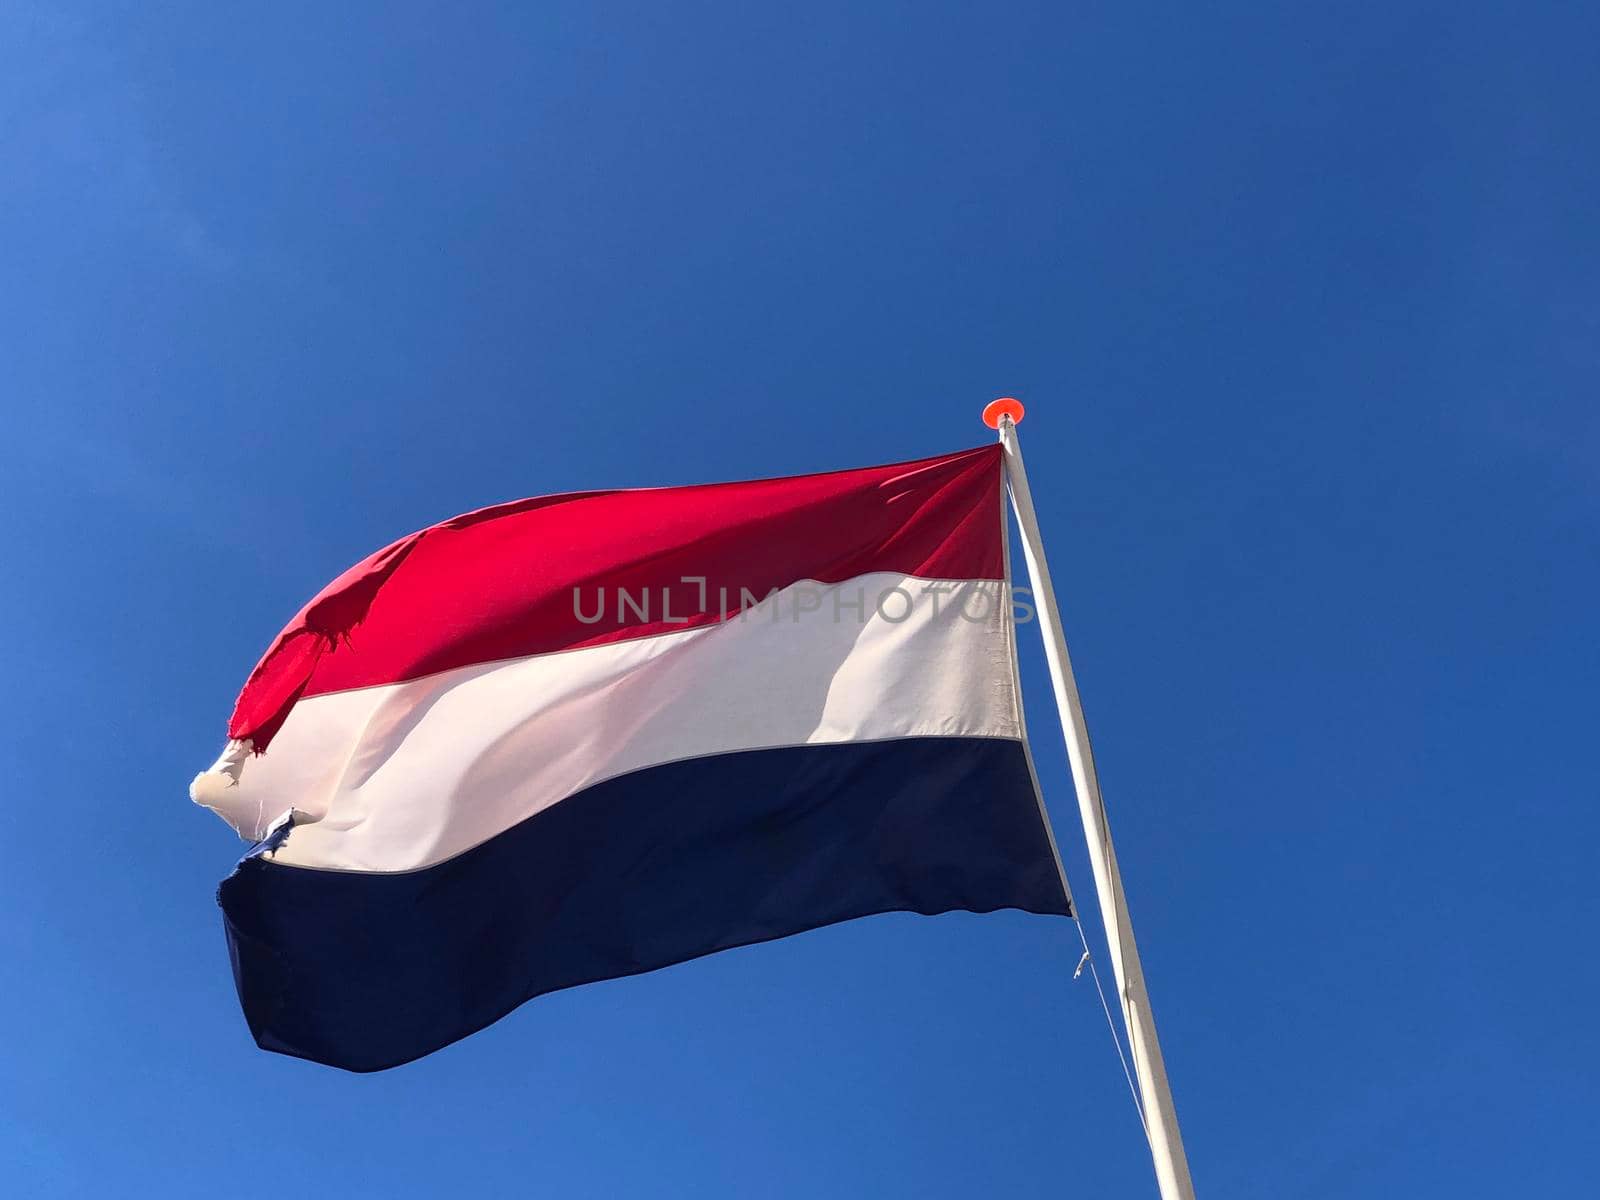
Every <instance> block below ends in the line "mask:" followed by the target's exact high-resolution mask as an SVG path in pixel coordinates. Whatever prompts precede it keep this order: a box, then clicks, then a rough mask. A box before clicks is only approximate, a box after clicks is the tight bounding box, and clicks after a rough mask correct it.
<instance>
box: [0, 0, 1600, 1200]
mask: <svg viewBox="0 0 1600 1200" xmlns="http://www.w3.org/2000/svg"><path fill="white" fill-rule="evenodd" d="M1597 35H1600V19H1597V18H1596V16H1595V9H1594V6H1593V5H1592V4H1580V3H1571V4H1535V5H1510V4H1500V5H1483V4H1475V3H1462V2H1460V0H1457V2H1454V3H1436V4H1414V3H1387V4H1381V5H1379V4H1368V5H1324V6H1312V5H1295V6H1288V5H1282V4H1276V3H1261V4H1253V5H1240V4H1233V5H1224V6H1220V7H1212V6H1206V9H1205V11H1201V10H1200V9H1197V8H1196V7H1195V6H1193V5H1189V4H1178V3H1173V4H1146V3H1130V2H1128V0H1116V2H1114V3H1112V2H1096V3H1070V4H1067V3H1044V4H1017V5H1006V6H995V5H988V4H976V3H973V4H959V5H957V4H923V3H918V4H909V3H902V4H855V3H852V4H844V3H831V2H823V3H814V4H805V5H794V4H785V5H773V4H746V3H706V4H676V5H662V4H601V5H596V4H592V3H579V2H561V3H541V4H536V5H529V4H503V5H498V6H496V5H487V4H484V5H471V6H461V5H449V4H433V5H421V4H385V5H366V6H355V5H343V4H325V3H317V4H274V5H268V6H259V5H258V6H242V5H217V4H210V3H190V4H161V5H153V4H147V3H100V4H95V5H84V4H75V3H42V2H34V0H21V2H13V3H10V4H7V5H5V6H4V9H3V12H0V148H3V162H4V166H3V171H0V278H3V279H4V288H3V289H0V388H3V392H0V420H3V431H0V432H3V436H0V501H3V503H4V511H5V521H4V525H3V533H0V537H3V542H0V554H3V561H4V563H5V570H4V576H3V580H4V581H3V583H0V620H3V624H4V628H5V629H6V630H7V631H8V637H7V644H6V650H5V663H6V674H7V682H8V686H7V687H6V688H5V689H4V694H3V696H0V728H3V729H4V731H5V732H4V735H3V739H4V747H5V750H4V762H5V775H6V791H7V803H6V831H7V832H6V839H7V846H6V851H5V853H4V856H3V865H0V954H3V960H0V961H3V968H4V972H5V983H4V984H3V985H0V1028H3V1029H4V1030H5V1035H4V1038H3V1039H0V1162H3V1163H4V1164H5V1166H4V1168H3V1173H4V1178H5V1184H4V1188H5V1190H6V1191H7V1192H8V1194H12V1195H17V1196H49V1197H56V1196H63V1197H65V1196H93V1195H115V1196H119V1197H120V1196H160V1197H188V1196H195V1197H200V1196H215V1195H219V1194H224V1193H226V1194H228V1195H231V1196H239V1197H258V1196H259V1197H267V1196H272V1197H281V1196H286V1195H316V1196H333V1195H348V1196H384V1197H392V1196H436V1195H445V1194H481V1195H539V1196H543V1195H551V1196H576V1197H614V1196H646V1197H655V1196H664V1197H675V1196H682V1197H696V1198H699V1197H706V1196H739V1197H745V1196H762V1197H807V1198H811V1197H818V1196H829V1197H833V1196H839V1197H851V1196H862V1197H868V1196H870V1197H882V1196H907V1197H911V1196H915V1197H919V1198H929V1197H970V1196H983V1195H994V1196H1029V1197H1031V1196H1039V1197H1057V1196H1080V1197H1097V1198H1098V1197H1123V1196H1142V1195H1153V1182H1152V1180H1151V1176H1150V1172H1149V1165H1148V1160H1147V1158H1146V1156H1145V1154H1144V1151H1143V1149H1142V1147H1141V1143H1140V1136H1139V1132H1138V1128H1137V1125H1136V1124H1135V1122H1134V1118H1133V1114H1132V1110H1131V1107H1130V1105H1129V1102H1128V1100H1127V1097H1126V1094H1125V1089H1124V1083H1123V1080H1122V1078H1121V1075H1120V1073H1119V1070H1118V1067H1117V1065H1116V1061H1115V1058H1114V1056H1113V1054H1112V1051H1111V1048H1110V1044H1109V1042H1108V1039H1107V1035H1106V1032H1105V1028H1104V1024H1103V1020H1102V1017H1101V1015H1100V1013H1099V1010H1098V1007H1097V1005H1096V1002H1095V1000H1094V997H1093V993H1092V991H1091V990H1090V988H1089V984H1088V982H1087V980H1084V981H1080V982H1079V983H1077V984H1074V983H1073V982H1072V981H1071V978H1070V976H1071V971H1072V967H1073V964H1074V962H1075V960H1076V957H1077V956H1076V954H1075V953H1074V949H1073V934H1072V932H1071V929H1070V927H1069V926H1068V925H1066V924H1065V923H1064V922H1061V921H1058V920H1050V919H1046V918H1038V917H1028V916H1024V915H1020V914H1015V913H1008V914H1000V915H996V916H991V917H971V916H950V917H944V918H938V919H925V918H915V917H909V916H894V917H883V918H876V919H870V920H865V921H860V922H856V923H854V924H850V925H845V926H842V927H838V928H833V929H828V930H824V931H821V932H816V933H812V934H808V935H805V936H802V937H798V938H794V939H790V940H788V941H784V942H778V943H774V944H771V945H766V946H761V947H756V948H752V949H746V950H739V951H734V952H731V953H727V954H723V955H720V956H715V957H712V958H710V959H706V960H702V961H699V962H695V963H691V964H688V965H685V966H680V967H676V968H672V969H670V970H666V971H662V972H659V973H656V974H652V975H646V976H642V977H638V978H632V979H625V980H619V981H615V982H611V983H604V984H600V985H596V986H591V987H587V988H582V989H578V990H574V991H570V992H565V993H562V994H559V995H553V996H549V997H546V998H543V999H540V1000H537V1001H535V1002H533V1003H532V1004H529V1005H527V1006H525V1007H524V1008H522V1009H521V1010H519V1011H518V1012H517V1013H515V1014H514V1015H513V1016H512V1017H510V1018H509V1019H507V1020H505V1021H503V1022H501V1023H500V1024H499V1025H497V1026H495V1027H493V1028H492V1029H490V1030H488V1031H486V1032H484V1033H482V1034H480V1035H478V1036H476V1037H473V1038H471V1039H469V1040H467V1041H466V1042H463V1043H461V1044H459V1045H457V1046H454V1047H452V1048H450V1049H448V1050H445V1051H443V1052H441V1053H439V1054H436V1055H434V1056H433V1057H431V1058H428V1059H426V1060H424V1061H422V1062H420V1063H417V1064H415V1065H412V1066H408V1067H405V1068H402V1069H400V1070H397V1071H393V1072H390V1073H387V1074H382V1075H378V1076H372V1077H354V1076H349V1075H345V1074H341V1073H338V1072H334V1071H331V1070H327V1069H322V1068H318V1067H315V1066H312V1065H310V1064H308V1063H304V1062H298V1061H292V1060H289V1059H285V1058H279V1057H275V1056H271V1055H266V1054H263V1053H261V1052H259V1051H257V1050H256V1049H255V1048H254V1046H253V1045H252V1044H251V1042H250V1039H249V1037H248V1035H247V1033H246V1030H245V1027H244V1024H243V1021H242V1019H241V1018H240V1016H239V1013H238V1011H237V1006H236V1003H235V999H234V996H233V986H232V982H231V980H230V977H229V973H228V964H227V960H226V956H225V952H224V946H223V939H222V933H221V929H220V926H219V916H218V912H217V909H216V907H215V904H214V902H213V893H214V888H215V885H216V882H217V880H218V879H219V878H221V876H222V875H224V874H225V873H226V872H227V871H228V869H229V867H230V865H231V863H232V861H233V860H234V858H235V857H236V856H237V854H238V853H239V850H240V846H239V844H238V843H237V842H236V841H235V840H234V839H233V836H232V834H231V833H230V832H229V831H228V830H227V829H226V828H225V827H224V826H223V825H222V824H221V823H220V822H218V821H217V820H215V819H214V818H213V817H211V816H210V815H209V814H207V813H204V812H202V811H200V810H198V809H195V808H193V807H192V806H191V805H190V804H189V802H188V801H187V799H186V797H185V788H186V786H187V784H188V781H189V779H190V777H191V776H192V775H193V774H194V772H195V771H196V770H198V769H200V768H202V767H204V766H205V765H206V764H207V763H208V762H210V760H211V759H212V757H213V756H214V755H215V753H216V752H217V750H218V749H219V748H220V746H221V743H222V739H223V733H224V724H225V721H226V717H227V714H228V711H229V708H230V705H231V703H232V700H233V696H234V694H235V692H236V690H237V688H238V686H239V684H240V683H241V682H242V680H243V677H244V675H245V673H246V672H247V671H248V669H249V667H250V665H251V664H252V663H253V662H254V660H255V658H256V656H257V654H258V653H259V652H260V650H261V649H262V648H263V646H264V645H265V643H266V641H267V640H268V639H269V638H270V636H271V635H272V634H273V633H274V632H276V631H277V629H278V628H279V627H280V625H281V624H282V623H283V621H284V620H285V619H286V618H287V617H288V616H289V615H291V614H292V613H293V611H294V610H295V609H296V608H297V607H298V606H299V605H300V603H301V602H302V601H303V600H304V599H305V598H306V597H307V596H308V595H309V594H311V593H312V592H313V591H315V590H316V589H317V588H318V587H320V586H321V584H322V583H323V582H324V581H326V580H327V579H328V578H330V577H331V576H332V575H334V574H335V573H337V572H338V571H339V570H341V569H342V568H343V567H345V566H346V565H347V564H348V563H350V562H351V561H353V560H355V559H356V558H359V557H361V556H362V555H364V554H366V553H367V552H368V551H370V550H372V549H374V548H375V547H377V546H379V545H381V544H383V543H385V542H387V541H389V540H390V539H392V538H394V537H396V536H397V535H400V534H403V533H405V532H407V531H409V530H411V529H414V528H416V527H418V526H421V525H424V524H427V523H429V522H432V521H434V520H436V519H439V518H441V517H444V516H447V515H450V514H452V513H455V512H459V511H461V510H464V509H470V508H473V507H476V506H479V505H483V504H487V503H490V502H494V501H498V500H503V499H507V498H511V497H517V496H523V495H529V494H537V493H541V492H552V491H560V490H565V489H571V488H584V487H600V486H613V485H660V484H673V483H688V482H695V481H702V480H708V479H722V478H736V477H743V476H757V475H771V474H780V473H789V472H803V471H813V470H823V469H828V468H835V467H845V466H852V465H857V464H861V463H868V462H874V461H888V460H894V459H903V458H909V457H914V456H919V455H925V454H932V453H937V452H940V451H945V450H951V449H956V448H959V447H962V446H968V445H974V444H977V443H978V442H980V441H981V440H983V439H984V438H986V437H988V436H989V435H988V432H987V431H986V430H984V429H983V428H982V427H981V426H980V425H979V424H978V420H977V412H978V409H979V408H980V407H981V405H982V404H983V403H984V402H985V401H986V400H988V399H989V398H991V397H992V396H995V395H998V394H1004V393H1014V394H1017V395H1019V396H1021V397H1023V398H1024V399H1025V400H1026V401H1027V402H1028V403H1029V405H1030V414H1029V417H1028V420H1027V422H1026V424H1025V425H1024V426H1023V429H1022V433H1023V440H1024V445H1025V447H1026V449H1027V452H1028V458H1029V465H1030V469H1031V471H1032V474H1033V476H1034V487H1035V490H1036V491H1037V493H1038V498H1039V504H1040V508H1041V518H1042V520H1043V523H1044V526H1045V534H1046V536H1047V538H1048V539H1049V543H1050V546H1051V552H1052V555H1053V557H1054V562H1055V566H1056V571H1057V575H1058V579H1057V586H1058V587H1059V588H1060V590H1061V591H1062V594H1063V603H1064V606H1065V609H1066V616H1067V621H1068V632H1069V635H1070V636H1071V637H1072V639H1073V645H1074V653H1075V655H1076V657H1077V660H1078V668H1079V675H1080V682H1081V684H1082V686H1083V689H1084V694H1085V699H1086V703H1087V706H1088V711H1089V718H1090V723H1091V726H1092V728H1093V731H1094V734H1095V739H1096V749H1097V751H1098V753H1099V756H1100V760H1101V761H1100V766H1101V772H1102V778H1103V781H1104V784H1105V788H1106V794H1107V799H1108V803H1109V805H1110V806H1111V812H1112V818H1113V821H1114V823H1115V827H1116V831H1117V835H1118V839H1119V847H1120V850H1121V856H1122V859H1123V863H1124V867H1125V870H1126V875H1127V883H1128V888H1129V894H1130V897H1131V899H1132V903H1133V907H1134V915H1135V918H1136V921H1137V925H1138V929H1139V933H1140V935H1141V938H1142V941H1143V945H1144V948H1145V954H1146V966H1147V968H1148V971H1149V975H1150V982H1151V988H1152V991H1153V995H1154V999H1155V1002H1156V1009H1157V1014H1158V1016H1159V1018H1160V1022H1161V1029H1162V1033H1163V1035H1164V1040H1165V1042H1166V1045H1167V1051H1168V1062H1169V1066H1170V1068H1171V1073H1172V1079H1173V1084H1174V1087H1175V1090H1176V1095H1177V1100H1178V1106H1179V1110H1180V1113H1181V1116H1182V1119H1183V1125H1184V1131H1185V1134H1186V1136H1187V1141H1188V1146H1189V1151H1190V1155H1191V1159H1192V1162H1193V1166H1194V1174H1195V1178H1196V1181H1197V1183H1198V1186H1199V1188H1200V1191H1201V1194H1202V1196H1207V1197H1214V1198H1220V1197H1230V1198H1236V1200H1247V1198H1256V1197H1260V1198H1263V1200H1269V1198H1270V1200H1281V1198H1282V1197H1289V1196H1292V1197H1296V1198H1300V1200H1324V1198H1334V1197H1374V1196H1406V1197H1435V1196H1438V1197H1451V1198H1456V1197H1462V1196H1483V1197H1497V1198H1498V1197H1504V1196H1509V1195H1528V1196H1558V1195H1559V1196H1570V1195H1576V1194H1580V1193H1583V1192H1585V1191H1587V1190H1588V1189H1590V1188H1592V1187H1593V1184H1594V1162H1593V1151H1592V1140H1593V1137H1594V1119H1595V1116H1596V1112H1597V1108H1600V1083H1597V1080H1600V1034H1597V1032H1596V1025H1595V1022H1594V1019H1593V1018H1594V1012H1595V1004H1596V994H1597V991H1600V968H1597V966H1596V962H1595V957H1594V942H1595V932H1594V931H1595V926H1596V919H1597V917H1600V901H1597V895H1600V889H1597V888H1596V886H1595V882H1594V870H1593V865H1592V864H1593V861H1594V856H1595V845H1596V842H1597V838H1600V816H1597V811H1596V801H1597V798H1600V797H1597V792H1600V788H1597V783H1600V769H1597V765H1596V754H1595V745H1596V738H1595V732H1594V721H1595V716H1596V699H1595V689H1596V681H1597V678H1600V648H1597V647H1600V640H1597V637H1596V626H1595V608H1596V598H1597V594H1600V555H1597V532H1600V484H1597V475H1596V463H1597V461H1600V405H1597V390H1600V389H1597V384H1600V350H1597V346H1600V300H1597V284H1596V281H1597V279H1600V225H1597V223H1596V219H1595V215H1596V211H1597V206H1600V154H1597V151H1596V142H1595V122H1596V117H1597V113H1600V72H1596V70H1595V46H1596V44H1597ZM1023 655H1024V683H1025V685H1026V687H1027V688H1028V692H1029V712H1030V716H1031V718H1032V725H1033V728H1034V733H1035V742H1036V744H1037V745H1036V749H1037V753H1038V756H1039V760H1040V769H1041V773H1042V776H1043V782H1044V787H1045V791H1046V795H1047V797H1048V798H1049V800H1050V802H1051V805H1052V807H1053V809H1054V810H1055V812H1056V813H1057V814H1058V818H1059V820H1058V828H1059V829H1060V830H1061V833H1062V837H1063V843H1064V845H1065V847H1066V848H1067V858H1068V868H1069V872H1070V874H1071V876H1072V878H1073V881H1074V883H1075V885H1076V887H1077V891H1078V894H1079V898H1080V900H1081V901H1083V902H1084V905H1085V908H1086V909H1087V910H1088V911H1089V913H1091V914H1092V913H1093V907H1092V905H1093V899H1092V896H1093V888H1092V884H1091V878H1090V875H1089V871H1088V868H1087V863H1086V861H1085V858H1084V854H1083V851H1082V848H1081V834H1080V833H1079V832H1078V830H1077V828H1076V824H1075V818H1074V806H1073V803H1072V800H1071V793H1070V790H1069V788H1070V785H1069V781H1068V778H1067V775H1066V772H1065V764H1064V758H1063V754H1062V751H1061V749H1060V743H1059V741H1058V740H1057V739H1056V738H1055V737H1054V736H1053V733H1052V724H1051V723H1052V721H1053V715H1052V710H1051V708H1050V705H1049V699H1048V690H1047V688H1046V686H1045V681H1044V678H1043V673H1042V670H1043V668H1042V656H1041V654H1040V652H1039V648H1038V643H1037V638H1036V637H1031V636H1030V637H1029V638H1028V639H1027V640H1026V642H1025V645H1024V649H1023Z"/></svg>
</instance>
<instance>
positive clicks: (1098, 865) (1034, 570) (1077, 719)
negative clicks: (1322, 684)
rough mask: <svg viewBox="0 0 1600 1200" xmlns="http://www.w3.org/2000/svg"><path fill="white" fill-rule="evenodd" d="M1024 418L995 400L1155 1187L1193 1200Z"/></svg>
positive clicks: (992, 413)
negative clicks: (1038, 503)
mask: <svg viewBox="0 0 1600 1200" xmlns="http://www.w3.org/2000/svg"><path fill="white" fill-rule="evenodd" d="M1008 401H1009V403H1008ZM1021 417H1022V405H1020V404H1018V403H1017V402H1016V401H1015V400H1010V399H1009V397H1008V398H1007V399H1006V400H997V401H995V402H994V403H993V404H991V405H990V406H989V407H988V408H986V409H985V410H984V418H985V420H986V421H988V422H989V423H990V425H991V426H993V427H995V428H997V429H998V430H999V433H1000V444H1001V446H1003V447H1004V448H1005V455H1006V479H1007V481H1008V482H1009V484H1010V487H1011V507H1012V509H1013V510H1014V511H1015V512H1016V514H1017V524H1018V525H1019V526H1020V528H1021V532H1022V548H1023V555H1024V557H1025V558H1026V559H1027V563H1028V577H1029V580H1030V581H1031V582H1032V584H1033V602H1034V607H1035V609H1036V610H1037V612H1038V615H1039V624H1040V626H1041V627H1042V629H1043V633H1044V654H1045V659H1046V661H1047V662H1048V663H1049V666H1050V681H1051V683H1053V684H1054V685H1055V693H1056V707H1057V708H1058V709H1059V710H1060V713H1061V728H1062V732H1063V734H1064V735H1065V736H1066V742H1067V758H1068V760H1069V761H1070V762H1071V764H1072V782H1073V786H1074V789H1075V790H1076V791H1077V793H1078V812H1079V815H1080V816H1082V818H1083V833H1084V836H1085V838H1087V839H1088V843H1089V861H1090V862H1091V863H1092V864H1093V866H1094V886H1095V892H1096V894H1097V895H1098V897H1099V900H1100V915H1101V918H1102V919H1103V920H1104V921H1105V927H1106V941H1107V942H1108V943H1109V945H1110V947H1111V956H1112V961H1111V966H1112V969H1113V970H1114V971H1115V972H1116V979H1117V995H1118V998H1119V999H1120V1001H1121V1004H1122V1019H1123V1021H1124V1023H1125V1024H1126V1025H1127V1029H1128V1044H1129V1048H1130V1049H1131V1050H1132V1051H1133V1065H1134V1073H1135V1074H1136V1075H1137V1076H1138V1078H1139V1094H1140V1097H1141V1098H1142V1100H1143V1105H1142V1107H1143V1109H1144V1122H1145V1133H1146V1135H1147V1136H1148V1138H1149V1140H1150V1154H1151V1157H1152V1158H1153V1159H1154V1160H1155V1168H1156V1182H1157V1184H1158V1185H1159V1186H1160V1188H1161V1197H1162V1200H1194V1184H1193V1183H1191V1182H1190V1180H1189V1160H1188V1159H1187V1158H1186V1157H1185V1155H1184V1153H1183V1137H1182V1135H1181V1134H1179V1132H1178V1114H1177V1111H1176V1109H1175V1108H1174V1107H1173V1103H1172V1089H1171V1088H1170V1087H1169V1086H1168V1084H1167V1069H1166V1066H1165V1065H1164V1064H1163V1063H1162V1060H1161V1043H1160V1042H1159V1041H1158V1040H1157V1038H1156V1023H1155V1017H1154V1016H1153V1015H1152V1014H1151V1011H1150V997H1149V995H1148V994H1147V993H1146V991H1145V986H1144V970H1143V969H1142V968H1141V967H1140V965H1139V948H1138V947H1137V946H1136V945H1135V944H1134V940H1133V923H1132V922H1131V921H1130V920H1129V919H1128V905H1127V901H1126V899H1125V897H1124V896H1123V892H1122V875H1121V873H1120V872H1119V871H1118V870H1117V854H1116V850H1115V849H1114V848H1113V847H1112V845H1111V826H1110V825H1109V824H1107V822H1106V810H1105V805H1104V804H1103V803H1102V802H1101V799H1100V781H1099V779H1098V778H1097V777H1096V775H1095V770H1094V754H1093V752H1092V751H1091V750H1090V748H1089V729H1088V726H1087V725H1085V724H1084V719H1083V702H1082V701H1081V700H1080V699H1079V698H1078V684H1077V682H1076V681H1075V680H1074V679H1073V677H1072V661H1071V659H1069V658H1068V657H1067V640H1066V637H1065V635H1064V634H1063V633H1062V631H1061V613H1060V610H1059V609H1058V608H1057V607H1056V595H1055V589H1054V588H1052V587H1051V586H1050V567H1049V565H1048V564H1047V563H1046V562H1045V557H1044V543H1043V542H1042V541H1041V540H1040V537H1039V520H1038V517H1037V516H1035V514H1034V511H1033V495H1032V493H1031V492H1029V490H1028V476H1027V473H1026V472H1025V471H1024V470H1023V468H1022V449H1021V447H1020V446H1019V445H1018V444H1017V428H1016V421H1018V420H1020V419H1021ZM991 418H992V419H991Z"/></svg>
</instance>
